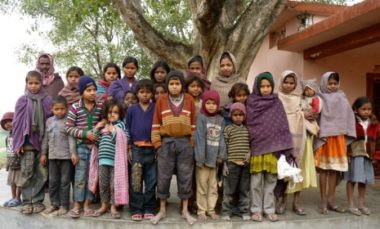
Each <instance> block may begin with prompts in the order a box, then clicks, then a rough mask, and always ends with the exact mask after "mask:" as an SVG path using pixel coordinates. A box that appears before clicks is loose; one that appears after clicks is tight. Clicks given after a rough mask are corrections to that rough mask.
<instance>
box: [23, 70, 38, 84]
mask: <svg viewBox="0 0 380 229" xmlns="http://www.w3.org/2000/svg"><path fill="white" fill-rule="evenodd" d="M33 77H35V78H37V79H38V81H40V82H41V83H42V75H41V73H39V72H38V71H29V72H28V73H26V77H25V83H28V81H29V80H30V78H33Z"/></svg>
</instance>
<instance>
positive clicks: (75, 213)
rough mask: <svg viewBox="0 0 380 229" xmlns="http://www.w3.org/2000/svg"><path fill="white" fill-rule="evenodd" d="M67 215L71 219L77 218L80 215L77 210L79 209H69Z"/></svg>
mask: <svg viewBox="0 0 380 229" xmlns="http://www.w3.org/2000/svg"><path fill="white" fill-rule="evenodd" d="M69 216H70V217H71V218H73V219H77V218H79V217H80V211H79V209H74V208H73V209H71V210H70V211H69Z"/></svg>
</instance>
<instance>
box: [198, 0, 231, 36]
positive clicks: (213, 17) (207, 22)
mask: <svg viewBox="0 0 380 229" xmlns="http://www.w3.org/2000/svg"><path fill="white" fill-rule="evenodd" d="M225 2H226V0H202V1H199V0H198V1H197V0H193V1H192V5H196V6H197V14H196V18H195V19H196V20H195V25H196V27H197V29H198V31H199V33H200V34H202V35H208V34H210V33H211V32H212V31H213V30H214V28H215V26H216V25H217V24H218V23H219V19H220V16H221V15H222V9H223V6H224V3H225Z"/></svg>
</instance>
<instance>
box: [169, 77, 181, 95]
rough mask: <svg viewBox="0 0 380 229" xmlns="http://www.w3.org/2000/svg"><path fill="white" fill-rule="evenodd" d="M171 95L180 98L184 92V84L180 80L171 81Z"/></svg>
mask: <svg viewBox="0 0 380 229" xmlns="http://www.w3.org/2000/svg"><path fill="white" fill-rule="evenodd" d="M168 90H169V94H170V95H171V96H179V95H180V94H181V92H182V84H181V81H180V80H178V79H171V80H170V81H169V84H168Z"/></svg>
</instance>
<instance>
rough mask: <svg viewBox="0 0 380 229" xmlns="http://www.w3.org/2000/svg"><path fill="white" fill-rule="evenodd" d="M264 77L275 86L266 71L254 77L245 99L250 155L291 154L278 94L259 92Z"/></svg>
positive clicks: (289, 139)
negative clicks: (262, 93) (266, 94)
mask: <svg viewBox="0 0 380 229" xmlns="http://www.w3.org/2000/svg"><path fill="white" fill-rule="evenodd" d="M263 79H267V80H268V81H269V82H271V85H272V88H274V83H273V78H272V75H271V74H270V73H269V72H265V73H261V74H260V75H258V76H257V77H256V79H255V83H254V87H253V93H252V94H250V95H249V96H248V99H247V105H246V106H247V120H246V122H247V127H248V130H249V141H250V146H251V154H252V155H261V154H267V153H276V155H277V156H279V154H285V155H286V156H290V154H291V153H292V151H293V141H292V135H291V133H290V131H289V126H288V120H287V117H286V113H285V110H284V107H283V105H282V103H281V101H280V99H279V98H278V96H277V95H276V94H274V93H272V94H271V95H269V96H261V95H260V91H259V90H260V83H261V80H263Z"/></svg>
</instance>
